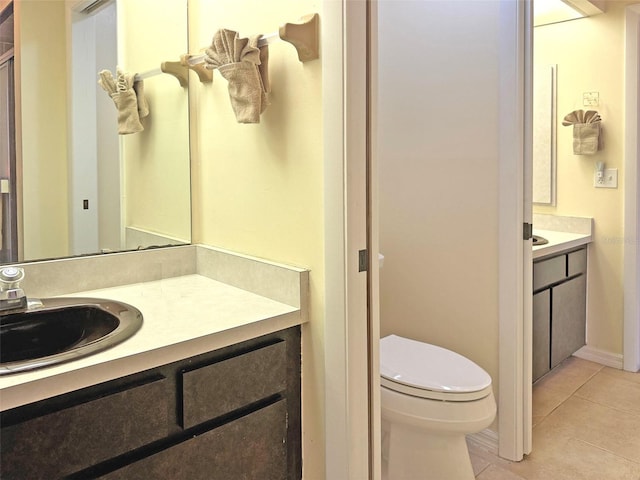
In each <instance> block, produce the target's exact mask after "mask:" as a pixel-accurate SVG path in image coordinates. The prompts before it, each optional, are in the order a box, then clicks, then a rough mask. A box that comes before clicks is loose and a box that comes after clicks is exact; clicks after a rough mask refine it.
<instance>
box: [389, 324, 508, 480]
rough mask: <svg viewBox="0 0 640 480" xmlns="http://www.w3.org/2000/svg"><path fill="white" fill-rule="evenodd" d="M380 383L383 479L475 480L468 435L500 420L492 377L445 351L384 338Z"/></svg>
mask: <svg viewBox="0 0 640 480" xmlns="http://www.w3.org/2000/svg"><path fill="white" fill-rule="evenodd" d="M380 383H381V400H380V402H381V405H382V457H383V461H382V463H383V479H384V478H385V477H386V479H388V480H467V479H469V480H473V478H474V475H473V469H472V467H471V460H470V459H469V451H468V450H467V444H466V441H465V435H466V434H469V433H475V432H479V431H481V430H483V429H485V428H487V427H488V426H489V425H491V423H492V422H493V419H494V418H495V415H496V402H495V398H494V396H493V390H492V389H491V377H490V376H489V374H488V373H487V372H485V371H484V370H483V369H482V368H480V367H479V366H478V365H476V364H475V363H473V362H472V361H471V360H469V359H468V358H465V357H463V356H462V355H459V354H457V353H455V352H452V351H450V350H447V349H445V348H441V347H437V346H435V345H429V344H427V343H423V342H418V341H416V340H410V339H408V338H403V337H399V336H397V335H390V336H388V337H385V338H383V339H381V340H380ZM385 473H386V475H385Z"/></svg>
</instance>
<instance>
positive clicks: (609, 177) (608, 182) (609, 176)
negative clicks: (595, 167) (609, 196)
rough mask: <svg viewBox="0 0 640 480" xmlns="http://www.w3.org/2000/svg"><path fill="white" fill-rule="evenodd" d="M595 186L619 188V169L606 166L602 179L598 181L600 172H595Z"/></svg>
mask: <svg viewBox="0 0 640 480" xmlns="http://www.w3.org/2000/svg"><path fill="white" fill-rule="evenodd" d="M593 186H594V187H596V188H618V169H617V168H605V169H604V175H603V176H602V181H601V182H598V174H597V172H595V173H594V174H593Z"/></svg>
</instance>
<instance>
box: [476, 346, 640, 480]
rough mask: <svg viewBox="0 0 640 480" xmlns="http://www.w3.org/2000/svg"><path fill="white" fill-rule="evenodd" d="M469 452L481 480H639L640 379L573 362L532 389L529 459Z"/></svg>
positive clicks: (589, 364)
mask: <svg viewBox="0 0 640 480" xmlns="http://www.w3.org/2000/svg"><path fill="white" fill-rule="evenodd" d="M469 451H470V453H471V460H472V462H473V468H474V472H475V474H476V479H478V480H640V373H629V372H624V371H622V370H616V369H613V368H609V367H604V366H602V365H600V364H597V363H593V362H589V361H587V360H582V359H579V358H576V357H570V358H569V359H567V360H565V361H564V362H563V363H562V364H561V365H559V366H558V367H557V368H556V369H554V370H553V371H551V372H550V373H549V374H547V375H546V376H545V377H543V378H542V379H540V380H539V381H538V382H537V383H536V384H535V385H534V386H533V452H532V453H531V454H530V455H527V456H526V457H525V459H524V460H523V461H521V462H509V461H507V460H503V459H501V458H499V457H497V456H495V455H493V454H492V453H490V452H489V451H487V450H486V449H483V448H482V447H481V446H479V445H476V444H475V443H474V442H472V441H470V442H469Z"/></svg>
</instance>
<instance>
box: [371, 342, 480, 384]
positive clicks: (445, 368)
mask: <svg viewBox="0 0 640 480" xmlns="http://www.w3.org/2000/svg"><path fill="white" fill-rule="evenodd" d="M380 374H381V375H382V376H383V377H384V378H386V379H388V380H391V381H394V382H398V383H402V384H404V385H409V386H411V387H414V388H421V389H424V390H432V391H436V392H446V393H469V392H477V391H480V390H483V389H485V388H487V387H488V386H490V385H491V376H490V375H489V374H488V373H487V372H485V371H484V370H483V369H482V368H481V367H479V366H478V365H476V364H475V363H474V362H472V361H471V360H469V359H468V358H466V357H464V356H462V355H460V354H458V353H456V352H452V351H451V350H447V349H446V348H442V347H438V346H436V345H431V344H428V343H423V342H419V341H417V340H411V339H409V338H404V337H400V336H398V335H389V336H388V337H384V338H382V339H381V340H380Z"/></svg>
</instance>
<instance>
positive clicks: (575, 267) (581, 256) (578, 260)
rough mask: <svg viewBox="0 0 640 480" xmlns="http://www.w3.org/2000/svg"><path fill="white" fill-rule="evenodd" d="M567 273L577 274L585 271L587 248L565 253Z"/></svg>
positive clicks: (570, 274)
mask: <svg viewBox="0 0 640 480" xmlns="http://www.w3.org/2000/svg"><path fill="white" fill-rule="evenodd" d="M567 257H568V260H567V274H568V275H569V276H572V275H578V274H579V273H585V272H586V271H587V249H586V248H583V249H582V250H578V251H576V252H571V253H570V254H569V255H567Z"/></svg>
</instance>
